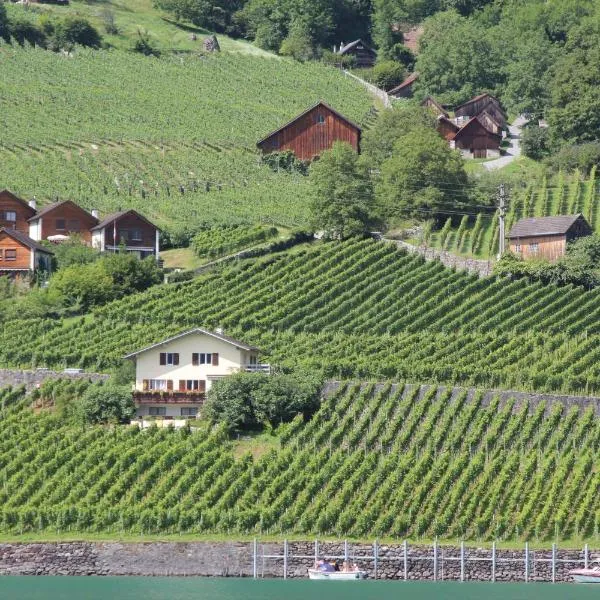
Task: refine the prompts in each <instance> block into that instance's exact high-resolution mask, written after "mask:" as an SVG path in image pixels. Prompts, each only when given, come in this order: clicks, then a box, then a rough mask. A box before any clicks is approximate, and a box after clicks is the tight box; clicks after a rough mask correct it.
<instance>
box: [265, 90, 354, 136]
mask: <svg viewBox="0 0 600 600" xmlns="http://www.w3.org/2000/svg"><path fill="white" fill-rule="evenodd" d="M319 106H322V107H323V108H326V109H327V110H330V111H331V112H332V113H333V114H334V115H336V116H337V117H339V118H340V119H342V121H344V122H346V123H348V125H350V126H351V127H354V129H356V130H357V131H359V132H360V131H362V130H361V128H360V127H359V126H358V125H357V124H356V123H354V122H353V121H351V120H350V119H348V118H347V117H345V116H344V115H343V114H342V113H339V112H338V111H337V110H335V108H331V106H329V104H327V103H325V102H323V101H322V100H319V101H318V102H317V103H316V104H313V105H312V106H311V107H310V108H307V109H306V110H305V111H304V112H302V113H300V114H299V115H298V116H296V117H294V118H293V119H292V120H291V121H288V122H287V123H286V124H285V125H282V126H281V127H279V128H278V129H275V131H271V133H269V134H267V135H265V137H264V138H262V139H260V140H258V142H256V145H257V146H260V145H261V144H262V143H263V142H266V141H267V140H268V139H269V138H272V137H273V136H274V135H276V134H278V133H279V132H280V131H283V130H284V129H287V128H288V127H289V126H290V125H292V124H293V123H295V122H296V121H299V120H300V119H302V117H304V116H306V115H307V114H309V113H310V112H312V111H313V110H315V109H316V108H318V107H319Z"/></svg>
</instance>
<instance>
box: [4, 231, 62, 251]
mask: <svg viewBox="0 0 600 600" xmlns="http://www.w3.org/2000/svg"><path fill="white" fill-rule="evenodd" d="M0 233H6V235H8V236H10V237H11V238H13V239H14V240H17V241H18V242H21V244H23V245H25V246H27V247H28V248H31V249H32V250H37V251H38V252H45V253H46V254H54V252H52V250H50V248H46V246H42V245H41V244H38V243H37V242H36V241H35V240H32V239H31V238H30V237H29V236H28V235H25V234H24V233H21V232H20V231H17V230H16V229H6V227H2V228H1V229H0Z"/></svg>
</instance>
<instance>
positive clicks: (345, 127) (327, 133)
mask: <svg viewBox="0 0 600 600" xmlns="http://www.w3.org/2000/svg"><path fill="white" fill-rule="evenodd" d="M360 136H361V129H360V127H359V126H358V125H356V124H355V123H353V122H352V121H350V119H348V118H346V117H345V116H344V115H342V114H341V113H339V112H338V111H337V110H335V109H333V108H332V107H331V106H329V105H328V104H325V102H321V101H320V102H317V103H316V104H315V105H314V106H311V107H310V108H308V109H307V110H305V111H304V112H303V113H301V114H300V115H298V116H297V117H294V118H293V119H292V120H291V121H289V122H288V123H286V124H285V125H283V126H282V127H280V128H279V129H276V130H275V131H273V132H271V133H269V134H268V135H267V136H265V137H264V138H263V139H262V140H260V141H259V142H258V143H257V144H256V145H257V146H258V148H259V149H260V150H261V151H262V152H263V154H271V153H272V152H284V151H286V150H290V151H292V152H293V153H294V154H295V155H296V157H297V158H298V159H300V160H312V159H313V158H315V157H316V156H319V155H320V154H321V153H322V152H324V151H325V150H329V149H331V147H332V146H333V144H334V142H347V143H348V144H350V145H351V146H352V147H353V148H354V150H355V151H356V152H359V151H360Z"/></svg>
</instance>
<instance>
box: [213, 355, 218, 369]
mask: <svg viewBox="0 0 600 600" xmlns="http://www.w3.org/2000/svg"><path fill="white" fill-rule="evenodd" d="M212 366H213V367H218V366H219V353H218V352H213V353H212Z"/></svg>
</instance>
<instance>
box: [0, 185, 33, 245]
mask: <svg viewBox="0 0 600 600" xmlns="http://www.w3.org/2000/svg"><path fill="white" fill-rule="evenodd" d="M33 215H35V201H34V200H32V201H31V202H30V203H27V202H25V200H21V198H19V197H17V196H15V195H14V194H13V193H12V192H9V191H8V190H2V191H0V227H4V228H5V229H14V230H16V231H20V232H21V233H24V234H25V235H28V234H29V223H28V222H27V221H28V219H30V218H31V217H33Z"/></svg>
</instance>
